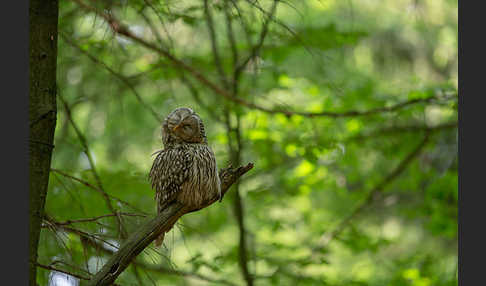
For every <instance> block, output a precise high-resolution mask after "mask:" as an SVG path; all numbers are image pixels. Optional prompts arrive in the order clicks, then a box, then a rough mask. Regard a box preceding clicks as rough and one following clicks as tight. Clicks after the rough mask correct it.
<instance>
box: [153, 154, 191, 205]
mask: <svg viewBox="0 0 486 286" xmlns="http://www.w3.org/2000/svg"><path fill="white" fill-rule="evenodd" d="M191 163H192V156H191V154H190V153H189V152H187V151H185V150H184V149H182V148H167V149H164V150H162V151H160V152H158V155H157V157H156V158H155V160H154V163H153V164H152V168H151V169H150V173H149V178H150V182H151V184H152V189H154V190H155V200H156V202H157V213H160V212H161V211H162V210H163V209H164V208H165V206H166V205H167V204H168V203H170V202H171V201H173V200H174V199H175V198H176V196H177V194H178V193H179V192H180V191H181V189H182V184H183V183H184V182H185V181H186V180H187V178H188V176H189V168H190V166H191Z"/></svg>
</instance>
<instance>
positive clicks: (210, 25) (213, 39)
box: [204, 0, 229, 89]
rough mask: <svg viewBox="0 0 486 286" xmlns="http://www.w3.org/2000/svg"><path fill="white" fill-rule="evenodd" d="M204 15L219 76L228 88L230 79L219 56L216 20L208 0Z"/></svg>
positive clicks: (206, 0) (205, 1) (205, 3)
mask: <svg viewBox="0 0 486 286" xmlns="http://www.w3.org/2000/svg"><path fill="white" fill-rule="evenodd" d="M204 15H205V19H206V25H207V27H208V30H209V38H210V39H211V49H212V51H213V52H212V54H213V58H214V64H215V65H216V69H217V71H218V74H219V78H220V81H221V84H222V85H223V86H224V87H225V88H226V89H228V88H229V84H228V80H227V78H226V75H225V73H224V69H223V64H222V63H221V58H220V56H219V49H218V43H217V39H216V32H215V31H214V22H213V16H212V15H211V11H210V9H209V4H208V0H204Z"/></svg>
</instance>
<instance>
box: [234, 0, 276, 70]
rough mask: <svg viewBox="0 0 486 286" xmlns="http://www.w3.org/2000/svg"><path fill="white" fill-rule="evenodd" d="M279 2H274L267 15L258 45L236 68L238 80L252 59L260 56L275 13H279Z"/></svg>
mask: <svg viewBox="0 0 486 286" xmlns="http://www.w3.org/2000/svg"><path fill="white" fill-rule="evenodd" d="M278 2H279V0H274V1H273V4H272V8H271V9H270V12H269V13H268V14H266V16H267V19H266V20H265V22H264V23H263V26H262V29H261V32H260V37H259V39H258V43H257V44H256V45H255V46H253V48H252V49H251V53H250V55H249V56H248V57H247V58H246V59H245V60H244V61H243V62H242V63H241V64H240V65H239V66H238V67H236V68H235V74H234V78H235V79H238V78H239V77H240V75H241V72H242V71H243V69H244V68H245V67H246V65H248V63H249V62H250V61H251V60H252V59H255V58H256V57H257V56H258V54H259V52H260V49H261V48H262V46H263V42H264V41H265V37H266V36H267V33H268V27H269V26H270V22H271V21H272V18H273V16H274V15H275V12H277V4H278Z"/></svg>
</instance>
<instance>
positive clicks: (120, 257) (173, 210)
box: [88, 163, 253, 286]
mask: <svg viewBox="0 0 486 286" xmlns="http://www.w3.org/2000/svg"><path fill="white" fill-rule="evenodd" d="M252 168H253V164H252V163H250V164H248V165H246V166H244V167H239V168H237V169H232V168H226V169H223V170H221V171H220V173H219V177H220V179H221V192H222V194H223V195H224V194H225V193H226V192H227V191H228V189H229V187H231V185H232V184H233V183H234V182H236V181H237V179H238V178H239V177H241V176H242V175H243V174H245V173H246V172H248V171H249V170H251V169H252ZM218 199H219V197H218V196H217V195H216V196H215V197H214V198H212V199H211V200H209V201H208V202H205V203H204V206H203V207H201V208H199V209H189V208H187V207H186V206H184V205H182V204H179V203H177V202H174V203H172V204H170V205H168V206H167V208H165V210H163V211H162V212H161V213H159V214H158V215H157V216H156V217H155V218H153V219H151V220H149V221H147V222H146V223H144V224H143V225H142V226H141V227H140V228H139V230H138V231H136V232H135V233H133V234H132V235H130V237H129V238H128V239H127V240H126V241H125V243H124V244H123V246H121V247H120V248H119V250H118V251H117V252H116V253H115V254H114V255H113V256H112V257H111V258H110V259H109V260H108V262H106V263H105V265H104V266H103V268H102V269H101V270H100V271H99V272H98V273H97V274H96V275H95V276H94V277H93V278H92V279H91V280H90V281H89V283H88V285H98V286H101V285H110V284H111V283H113V282H114V281H115V280H116V278H117V277H118V276H119V275H120V274H121V273H122V272H123V271H124V270H125V269H126V268H127V267H128V265H130V263H131V262H132V260H133V259H134V258H135V257H137V255H138V254H139V253H140V252H142V251H143V250H144V249H145V248H146V247H147V246H148V245H149V244H150V243H151V242H152V241H154V240H155V238H157V237H158V236H159V235H160V234H161V233H162V232H163V231H167V230H168V229H169V228H170V227H171V226H172V225H173V224H174V223H175V222H176V221H177V219H179V218H180V217H181V216H183V215H184V214H186V213H189V212H194V211H197V210H200V209H202V208H205V207H207V206H209V205H211V204H212V203H214V202H216V201H217V200H218Z"/></svg>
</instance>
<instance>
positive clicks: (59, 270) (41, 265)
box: [36, 262, 89, 280]
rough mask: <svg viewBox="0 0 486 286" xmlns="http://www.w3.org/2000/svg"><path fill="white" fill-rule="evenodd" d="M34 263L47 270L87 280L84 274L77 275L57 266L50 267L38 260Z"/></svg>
mask: <svg viewBox="0 0 486 286" xmlns="http://www.w3.org/2000/svg"><path fill="white" fill-rule="evenodd" d="M36 265H37V266H39V267H41V268H44V269H47V270H51V271H56V272H61V273H64V274H67V275H70V276H73V277H76V278H78V279H83V280H89V277H85V276H82V275H79V274H76V273H73V272H69V271H67V270H62V269H59V268H55V267H52V266H50V265H44V264H40V263H38V262H37V263H36Z"/></svg>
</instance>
